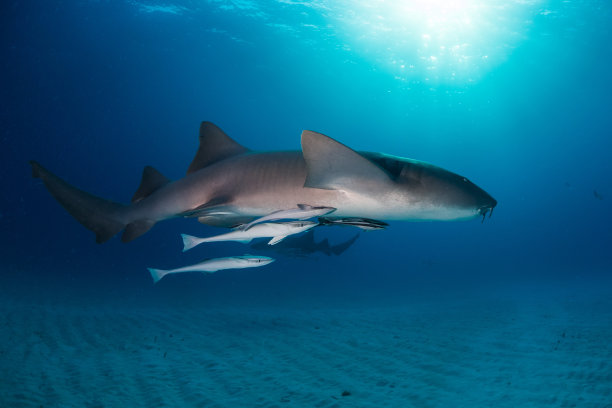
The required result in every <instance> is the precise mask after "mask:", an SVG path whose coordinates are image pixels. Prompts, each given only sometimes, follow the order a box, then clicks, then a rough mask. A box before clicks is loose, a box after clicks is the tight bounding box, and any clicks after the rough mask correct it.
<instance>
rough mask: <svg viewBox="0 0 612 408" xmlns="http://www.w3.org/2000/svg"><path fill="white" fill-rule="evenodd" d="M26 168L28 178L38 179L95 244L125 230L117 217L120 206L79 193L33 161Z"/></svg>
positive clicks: (120, 210) (119, 213) (122, 207)
mask: <svg viewBox="0 0 612 408" xmlns="http://www.w3.org/2000/svg"><path fill="white" fill-rule="evenodd" d="M30 164H31V165H32V176H33V177H36V178H39V179H41V180H42V181H43V183H44V184H45V187H47V190H49V192H50V193H51V195H52V196H53V197H55V199H56V200H57V201H58V202H59V203H60V204H61V205H62V206H63V207H64V208H65V209H66V211H68V212H69V213H70V215H72V216H73V217H74V218H76V220H77V221H79V222H80V223H81V224H83V226H85V227H86V228H88V229H90V230H92V231H93V232H94V233H95V234H96V242H98V243H102V242H105V241H108V240H109V239H110V238H112V237H113V236H114V235H115V234H117V233H118V232H119V231H121V230H122V229H123V228H124V227H125V224H124V223H123V222H122V221H121V217H120V215H121V213H122V212H123V211H124V210H125V206H124V205H122V204H118V203H115V202H113V201H109V200H105V199H103V198H100V197H96V196H94V195H92V194H89V193H86V192H85V191H82V190H79V189H78V188H76V187H74V186H72V185H70V184H68V183H66V182H65V181H64V180H62V179H61V178H59V177H57V176H56V175H55V174H53V173H51V172H50V171H48V170H47V169H45V168H44V167H43V166H41V165H40V164H39V163H37V162H35V161H31V162H30Z"/></svg>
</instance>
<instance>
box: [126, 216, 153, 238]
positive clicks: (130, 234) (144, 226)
mask: <svg viewBox="0 0 612 408" xmlns="http://www.w3.org/2000/svg"><path fill="white" fill-rule="evenodd" d="M153 225H155V221H154V220H138V221H134V222H131V223H129V224H128V225H127V226H126V227H125V231H123V235H121V241H122V242H130V241H132V240H134V239H136V238H138V237H139V236H141V235H143V234H144V233H146V232H147V231H149V230H150V229H151V228H153Z"/></svg>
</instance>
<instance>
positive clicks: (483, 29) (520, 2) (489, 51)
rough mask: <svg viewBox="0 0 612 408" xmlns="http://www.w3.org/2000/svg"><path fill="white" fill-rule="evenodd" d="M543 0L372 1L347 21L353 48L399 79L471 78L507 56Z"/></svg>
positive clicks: (358, 5) (454, 80)
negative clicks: (530, 16)
mask: <svg viewBox="0 0 612 408" xmlns="http://www.w3.org/2000/svg"><path fill="white" fill-rule="evenodd" d="M542 1H543V0H531V1H530V0H506V1H501V0H490V1H482V0H404V1H384V0H377V1H371V0H370V1H361V2H357V3H354V2H351V4H352V6H353V7H352V8H353V9H352V11H351V12H350V13H349V12H347V13H346V14H345V18H343V19H342V21H341V22H342V24H343V31H344V33H345V35H346V36H347V37H346V39H345V40H346V41H348V42H349V43H352V44H351V45H352V47H351V48H352V49H354V50H355V51H357V52H360V51H361V52H362V53H364V54H367V55H368V57H370V58H373V59H374V60H375V61H376V63H378V64H379V65H382V66H384V67H385V68H386V69H388V70H391V71H392V73H393V74H394V75H395V77H396V78H398V79H401V80H405V81H410V82H431V83H465V82H473V81H474V80H476V79H478V78H480V77H481V76H482V75H483V74H484V73H485V72H487V71H488V70H489V69H491V67H493V66H495V65H498V64H500V63H502V62H503V61H505V60H506V58H507V56H508V53H509V52H510V50H512V49H513V48H514V46H515V45H516V44H517V43H518V40H520V39H522V38H523V37H524V35H523V34H521V29H524V28H525V26H528V25H529V24H526V22H527V23H528V22H529V17H527V16H528V15H529V14H531V15H535V14H537V9H536V7H534V6H536V5H537V4H539V3H541V2H542ZM346 6H347V7H348V4H346Z"/></svg>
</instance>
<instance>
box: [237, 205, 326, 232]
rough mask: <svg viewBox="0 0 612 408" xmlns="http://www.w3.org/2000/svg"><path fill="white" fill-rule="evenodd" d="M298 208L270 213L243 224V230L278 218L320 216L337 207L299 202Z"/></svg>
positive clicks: (303, 218)
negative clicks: (314, 205) (315, 205)
mask: <svg viewBox="0 0 612 408" xmlns="http://www.w3.org/2000/svg"><path fill="white" fill-rule="evenodd" d="M297 206H298V208H291V209H289V210H278V211H274V212H272V213H270V214H268V215H264V216H263V217H260V218H257V219H255V220H253V221H251V222H249V223H248V224H245V225H243V226H242V227H241V228H242V229H243V230H245V231H246V230H248V229H249V228H251V227H252V226H253V225H256V224H259V223H262V222H266V221H278V220H307V219H309V218H313V217H320V216H323V215H326V214H329V213H331V212H334V211H336V209H335V208H331V207H313V206H312V205H308V204H298V205H297Z"/></svg>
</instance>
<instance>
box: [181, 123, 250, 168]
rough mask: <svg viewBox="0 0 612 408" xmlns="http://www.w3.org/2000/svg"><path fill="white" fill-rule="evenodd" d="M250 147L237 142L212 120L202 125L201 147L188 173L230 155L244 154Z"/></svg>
mask: <svg viewBox="0 0 612 408" xmlns="http://www.w3.org/2000/svg"><path fill="white" fill-rule="evenodd" d="M248 151H249V149H247V148H246V147H244V146H242V145H241V144H239V143H237V142H236V141H234V139H232V138H231V137H229V136H228V135H226V134H225V133H224V132H223V131H222V130H221V129H219V128H218V127H217V126H216V125H215V124H213V123H211V122H202V124H201V125H200V147H199V148H198V151H197V153H196V155H195V157H194V159H193V161H192V162H191V165H189V169H187V174H189V173H193V172H194V171H197V170H200V169H202V168H204V167H206V166H208V165H211V164H213V163H215V162H218V161H221V160H223V159H227V158H228V157H231V156H235V155H239V154H243V153H246V152H248Z"/></svg>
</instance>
